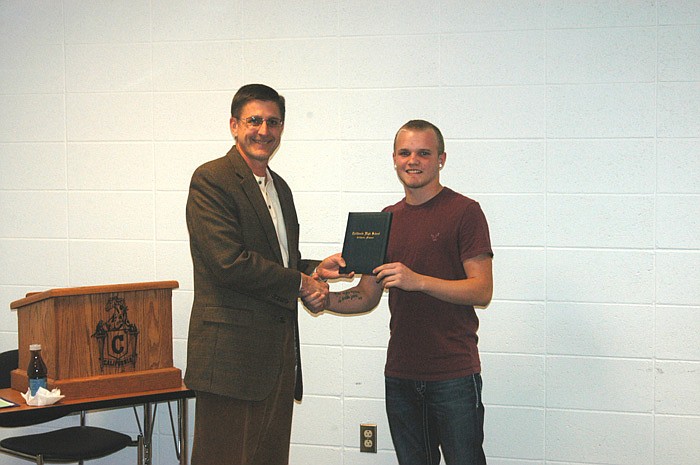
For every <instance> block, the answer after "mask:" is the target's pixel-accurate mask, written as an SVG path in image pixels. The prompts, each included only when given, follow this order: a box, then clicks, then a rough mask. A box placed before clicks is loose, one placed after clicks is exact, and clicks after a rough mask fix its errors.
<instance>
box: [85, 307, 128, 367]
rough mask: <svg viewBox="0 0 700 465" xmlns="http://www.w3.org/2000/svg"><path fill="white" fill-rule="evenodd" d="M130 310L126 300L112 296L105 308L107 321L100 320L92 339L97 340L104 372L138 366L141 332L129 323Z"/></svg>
mask: <svg viewBox="0 0 700 465" xmlns="http://www.w3.org/2000/svg"><path fill="white" fill-rule="evenodd" d="M128 310H129V308H128V307H127V305H126V302H125V300H124V299H122V298H120V297H117V296H111V297H110V298H109V300H107V305H106V306H105V312H107V313H108V314H109V317H108V318H107V321H104V320H100V321H99V323H97V328H96V329H95V332H94V334H93V335H92V337H94V338H95V339H97V344H98V347H99V350H100V369H101V370H102V371H104V369H105V367H114V368H123V367H125V366H127V365H132V366H134V367H135V366H136V358H137V356H138V354H137V352H136V347H137V346H136V343H137V341H138V335H139V330H138V328H137V327H136V325H135V324H132V323H131V322H129V318H128V315H127V313H128Z"/></svg>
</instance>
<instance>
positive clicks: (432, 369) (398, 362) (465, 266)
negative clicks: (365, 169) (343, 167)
mask: <svg viewBox="0 0 700 465" xmlns="http://www.w3.org/2000/svg"><path fill="white" fill-rule="evenodd" d="M446 157H447V154H446V153H445V149H444V140H443V137H442V134H441V133H440V130H439V129H438V128H437V127H436V126H435V125H433V124H431V123H429V122H427V121H423V120H412V121H409V122H408V123H406V124H405V125H403V126H402V127H401V128H400V129H399V131H398V132H397V133H396V137H395V139H394V152H393V159H394V167H395V169H396V173H397V175H398V177H399V180H400V181H401V183H402V184H403V187H404V191H405V194H406V196H405V198H404V199H402V200H401V201H400V202H398V203H397V204H395V205H392V206H389V207H386V208H385V209H384V211H390V212H392V224H391V232H390V236H389V247H388V250H387V263H386V264H384V265H381V266H379V267H377V268H375V269H374V270H373V275H363V276H362V278H361V279H360V282H359V283H358V285H357V286H355V287H353V288H350V289H347V290H345V291H342V292H332V293H330V294H329V296H328V301H327V305H326V307H327V308H328V309H329V310H331V311H334V312H337V313H344V314H353V313H362V312H367V311H369V310H371V309H373V308H374V307H376V305H377V304H378V303H379V299H380V298H381V296H382V292H383V290H384V289H388V291H389V309H390V311H391V323H390V329H391V337H390V340H389V346H388V350H387V361H386V367H385V372H384V374H385V382H386V410H387V416H388V419H389V427H390V429H391V436H392V440H393V443H394V449H395V450H396V455H397V457H398V460H399V463H400V464H401V465H426V464H429V465H438V464H439V463H440V452H441V451H442V454H443V455H444V457H445V462H446V464H447V465H477V464H478V465H481V464H485V463H486V459H485V457H484V452H483V447H482V443H483V436H484V434H483V423H484V406H483V404H482V402H481V386H482V381H481V365H480V361H479V351H478V349H477V341H478V338H477V334H476V333H477V329H478V326H479V320H478V318H477V316H476V312H475V310H474V306H480V307H485V306H487V305H488V304H489V302H490V301H491V296H492V293H493V276H492V268H491V265H492V263H491V262H492V258H493V252H492V250H491V242H490V238H489V230H488V225H487V222H486V218H485V217H484V214H483V212H482V211H481V207H480V206H479V204H478V203H477V202H475V201H474V200H472V199H469V198H467V197H465V196H463V195H461V194H458V193H456V192H454V191H452V190H451V189H449V188H447V187H444V186H442V185H441V184H440V170H441V169H442V167H443V166H444V164H445V160H446Z"/></svg>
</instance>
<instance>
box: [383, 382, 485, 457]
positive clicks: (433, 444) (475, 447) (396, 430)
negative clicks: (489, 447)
mask: <svg viewBox="0 0 700 465" xmlns="http://www.w3.org/2000/svg"><path fill="white" fill-rule="evenodd" d="M385 386H386V413H387V417H388V418H389V429H390V430H391V439H392V441H393V442H394V449H395V450H396V456H397V458H398V459H399V464H400V465H438V464H439V463H440V450H442V453H443V454H444V456H445V463H446V464H447V465H485V464H486V457H485V456H484V450H483V447H482V444H483V442H484V404H482V403H481V387H482V381H481V375H480V374H479V373H477V374H474V375H469V376H466V377H464V378H457V379H451V380H448V381H414V380H408V379H398V378H391V377H388V376H387V377H385Z"/></svg>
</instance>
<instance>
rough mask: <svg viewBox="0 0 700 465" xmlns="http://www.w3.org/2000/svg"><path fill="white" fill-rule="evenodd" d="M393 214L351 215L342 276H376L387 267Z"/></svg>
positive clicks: (360, 213) (344, 247)
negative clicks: (377, 270)
mask: <svg viewBox="0 0 700 465" xmlns="http://www.w3.org/2000/svg"><path fill="white" fill-rule="evenodd" d="M390 228H391V212H350V213H349V214H348V226H347V228H346V229H345V240H344V241H343V254H342V255H343V259H345V264H346V266H345V267H342V268H340V272H341V273H350V272H351V271H354V272H355V273H357V274H372V270H373V269H375V268H376V267H378V266H379V265H382V264H384V260H385V259H386V249H387V245H388V244H389V229H390Z"/></svg>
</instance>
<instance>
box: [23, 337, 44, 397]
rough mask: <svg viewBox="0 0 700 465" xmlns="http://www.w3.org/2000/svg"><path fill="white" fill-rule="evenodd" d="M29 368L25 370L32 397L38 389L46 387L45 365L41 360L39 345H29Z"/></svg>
mask: <svg viewBox="0 0 700 465" xmlns="http://www.w3.org/2000/svg"><path fill="white" fill-rule="evenodd" d="M29 351H30V352H31V355H30V357H29V367H28V368H27V378H29V390H30V391H31V394H32V395H33V396H35V395H36V391H38V390H39V388H40V387H43V388H44V389H47V387H46V364H45V363H44V359H42V358H41V344H30V346H29Z"/></svg>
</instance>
